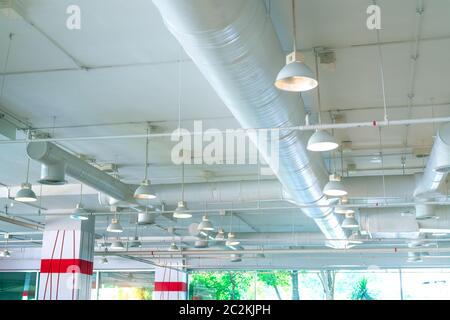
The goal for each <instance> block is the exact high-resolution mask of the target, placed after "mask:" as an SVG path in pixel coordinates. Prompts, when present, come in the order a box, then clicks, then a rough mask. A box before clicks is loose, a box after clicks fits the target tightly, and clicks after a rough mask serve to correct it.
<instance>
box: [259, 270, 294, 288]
mask: <svg viewBox="0 0 450 320" xmlns="http://www.w3.org/2000/svg"><path fill="white" fill-rule="evenodd" d="M258 280H259V281H262V282H264V283H265V284H266V285H267V286H269V287H278V286H282V287H285V286H289V284H290V281H291V273H290V271H261V272H258Z"/></svg>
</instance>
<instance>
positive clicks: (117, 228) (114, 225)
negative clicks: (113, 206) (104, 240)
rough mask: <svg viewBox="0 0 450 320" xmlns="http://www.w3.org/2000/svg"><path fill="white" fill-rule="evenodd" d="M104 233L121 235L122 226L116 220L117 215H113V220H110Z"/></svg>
mask: <svg viewBox="0 0 450 320" xmlns="http://www.w3.org/2000/svg"><path fill="white" fill-rule="evenodd" d="M106 231H108V232H111V233H122V232H123V228H122V225H121V224H120V221H119V219H118V218H117V213H116V214H115V215H114V218H112V219H111V223H110V224H109V225H108V228H107V229H106Z"/></svg>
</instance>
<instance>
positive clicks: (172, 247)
mask: <svg viewBox="0 0 450 320" xmlns="http://www.w3.org/2000/svg"><path fill="white" fill-rule="evenodd" d="M169 251H171V252H175V251H180V248H178V246H177V244H176V243H175V242H172V243H171V244H170V247H169Z"/></svg>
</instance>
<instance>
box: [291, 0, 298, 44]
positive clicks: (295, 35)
mask: <svg viewBox="0 0 450 320" xmlns="http://www.w3.org/2000/svg"><path fill="white" fill-rule="evenodd" d="M292 27H293V37H294V39H293V43H294V52H295V51H297V20H296V19H295V0H292Z"/></svg>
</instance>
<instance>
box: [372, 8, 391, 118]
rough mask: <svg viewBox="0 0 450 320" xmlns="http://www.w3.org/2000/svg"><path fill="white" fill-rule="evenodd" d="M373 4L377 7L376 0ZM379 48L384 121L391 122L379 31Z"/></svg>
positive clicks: (378, 32)
mask: <svg viewBox="0 0 450 320" xmlns="http://www.w3.org/2000/svg"><path fill="white" fill-rule="evenodd" d="M373 4H374V5H377V2H376V0H374V1H373ZM377 47H378V65H379V69H380V77H381V90H382V93H383V108H384V121H385V122H389V115H388V108H387V100H386V85H385V80H384V63H383V51H382V49H381V37H380V30H379V29H377Z"/></svg>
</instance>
